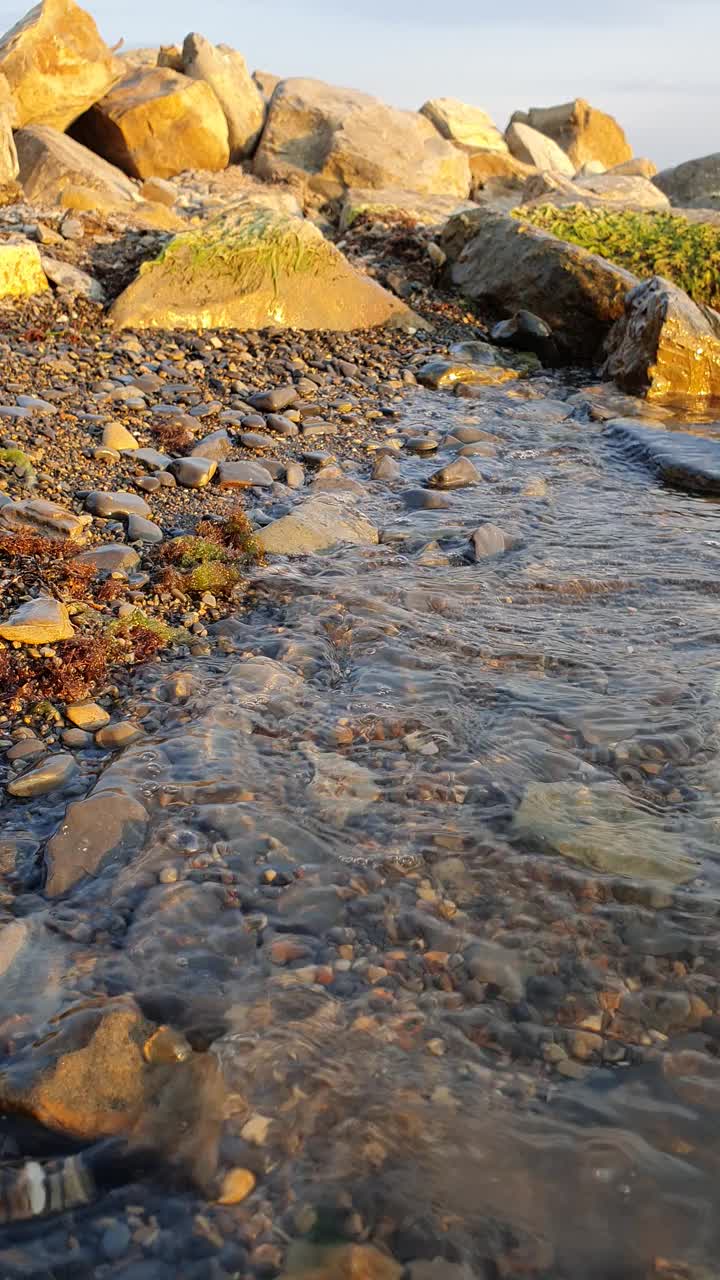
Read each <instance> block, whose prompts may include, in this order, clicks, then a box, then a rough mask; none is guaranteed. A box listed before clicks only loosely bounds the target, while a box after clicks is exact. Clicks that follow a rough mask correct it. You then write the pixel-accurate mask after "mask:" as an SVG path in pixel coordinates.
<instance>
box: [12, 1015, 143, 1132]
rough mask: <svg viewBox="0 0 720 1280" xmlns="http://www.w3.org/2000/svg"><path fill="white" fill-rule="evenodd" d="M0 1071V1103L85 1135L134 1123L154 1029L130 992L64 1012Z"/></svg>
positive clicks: (61, 1129) (58, 1128) (56, 1127)
mask: <svg viewBox="0 0 720 1280" xmlns="http://www.w3.org/2000/svg"><path fill="white" fill-rule="evenodd" d="M48 1030H49V1031H50V1034H46V1035H45V1036H43V1037H42V1038H41V1039H40V1040H39V1041H38V1042H37V1043H36V1044H35V1045H34V1046H33V1047H32V1049H30V1051H29V1052H28V1053H27V1054H23V1055H21V1056H20V1057H19V1058H18V1059H16V1060H15V1061H14V1062H13V1064H12V1065H11V1066H10V1067H9V1068H8V1069H7V1070H6V1071H5V1072H4V1073H3V1074H2V1075H0V1100H1V1102H2V1106H3V1110H8V1111H11V1112H19V1113H20V1114H22V1115H26V1116H30V1117H32V1118H33V1119H34V1120H37V1121H39V1123H40V1124H43V1125H46V1126H47V1127H48V1128H49V1129H53V1130H55V1131H56V1132H60V1133H63V1134H67V1135H68V1136H71V1137H74V1138H79V1139H83V1140H87V1141H90V1140H94V1139H97V1138H103V1137H108V1136H109V1135H111V1134H114V1133H120V1132H123V1131H127V1130H129V1129H131V1128H132V1126H133V1125H134V1123H135V1122H136V1120H137V1118H138V1116H139V1114H140V1112H141V1109H142V1106H143V1101H144V1097H145V1083H146V1078H147V1068H146V1064H145V1062H144V1059H143V1053H142V1046H143V1042H144V1041H145V1040H146V1039H147V1037H148V1035H149V1033H150V1032H151V1030H152V1024H150V1023H148V1022H146V1020H145V1019H144V1018H143V1016H142V1014H141V1013H140V1011H139V1009H138V1008H137V1007H136V1005H134V1004H133V1003H132V1001H130V1000H129V999H121V1000H113V1001H108V1002H107V1003H106V1004H103V1005H100V1006H99V1007H95V1008H93V1007H92V1006H91V1007H86V1008H83V1007H80V1008H78V1009H76V1010H71V1011H70V1012H69V1013H65V1014H63V1016H62V1018H60V1019H58V1020H57V1021H56V1022H55V1023H54V1024H51V1025H50V1028H49V1029H48Z"/></svg>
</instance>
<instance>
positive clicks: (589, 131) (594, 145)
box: [511, 98, 632, 170]
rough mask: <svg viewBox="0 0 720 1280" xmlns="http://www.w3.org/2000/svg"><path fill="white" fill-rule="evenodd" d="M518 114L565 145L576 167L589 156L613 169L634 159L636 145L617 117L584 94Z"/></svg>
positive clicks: (535, 127)
mask: <svg viewBox="0 0 720 1280" xmlns="http://www.w3.org/2000/svg"><path fill="white" fill-rule="evenodd" d="M518 118H520V119H522V122H523V123H525V124H528V125H530V127H531V128H533V129H537V130H539V132H540V133H543V134H545V135H546V137H548V138H551V139H552V140H553V141H554V142H555V143H557V145H558V146H559V147H562V149H563V151H564V152H566V154H567V155H568V156H569V157H570V160H571V161H572V163H573V166H574V168H575V169H576V170H577V169H579V168H580V167H581V166H582V165H583V164H585V163H586V162H587V161H588V160H600V161H601V162H602V164H604V165H605V167H606V168H607V169H611V168H612V167H613V165H617V164H622V163H623V162H624V161H626V160H631V159H632V147H631V146H630V145H629V143H628V141H627V138H626V137H625V134H624V132H623V130H622V129H621V128H620V125H619V124H618V123H617V120H615V119H613V117H612V116H609V115H606V114H605V112H604V111H598V110H597V109H596V108H595V107H591V106H590V104H589V102H586V101H585V100H584V98H575V100H574V101H573V102H566V103H563V104H562V105H561V106H558V107H532V108H531V109H530V111H529V112H528V113H527V115H525V114H523V113H521V112H518V113H517V115H516V116H513V120H516V119H518ZM511 149H512V148H511Z"/></svg>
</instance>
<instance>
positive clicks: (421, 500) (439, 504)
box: [401, 489, 452, 511]
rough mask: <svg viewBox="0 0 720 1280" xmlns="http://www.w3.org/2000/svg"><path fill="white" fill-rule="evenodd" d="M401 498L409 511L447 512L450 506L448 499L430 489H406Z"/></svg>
mask: <svg viewBox="0 0 720 1280" xmlns="http://www.w3.org/2000/svg"><path fill="white" fill-rule="evenodd" d="M401 496H402V500H403V502H404V503H405V506H406V507H407V508H408V510H409V511H447V509H448V507H450V506H451V505H452V504H451V502H450V499H449V498H446V497H445V496H444V495H443V494H442V493H438V492H433V491H432V490H431V489H406V490H405V492H404V493H403V494H402V495H401Z"/></svg>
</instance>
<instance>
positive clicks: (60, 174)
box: [15, 125, 138, 209]
mask: <svg viewBox="0 0 720 1280" xmlns="http://www.w3.org/2000/svg"><path fill="white" fill-rule="evenodd" d="M15 143H16V146H17V151H18V160H19V165H20V182H21V183H22V187H23V190H24V192H25V195H26V196H27V198H28V200H32V201H34V202H35V203H37V204H39V205H57V204H60V203H61V201H62V197H63V195H64V193H65V192H66V190H67V189H68V188H70V187H82V188H85V189H88V190H90V191H93V192H96V193H97V194H98V195H99V196H102V197H104V198H105V199H106V200H107V201H108V202H109V204H110V206H111V207H117V208H120V209H122V208H123V207H125V208H129V207H130V206H131V205H133V204H134V203H136V202H137V199H138V197H137V191H136V189H135V187H134V186H133V184H132V182H131V181H130V179H129V178H128V177H127V176H126V175H125V174H124V173H123V172H122V170H120V169H117V168H115V166H114V165H111V164H108V163H107V161H106V160H102V159H101V158H100V156H96V155H94V154H93V152H92V151H88V149H87V147H83V146H82V145H81V144H80V143H79V142H75V140H74V139H73V138H70V137H68V135H67V134H65V133H60V132H59V131H58V130H57V129H53V128H50V127H49V126H47V125H31V126H29V127H28V128H26V129H20V130H19V132H18V133H17V134H16V135H15Z"/></svg>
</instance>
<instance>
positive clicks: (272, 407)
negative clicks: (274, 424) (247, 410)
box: [250, 386, 300, 413]
mask: <svg viewBox="0 0 720 1280" xmlns="http://www.w3.org/2000/svg"><path fill="white" fill-rule="evenodd" d="M299 399H300V396H299V393H298V391H297V389H296V388H295V387H293V386H285V387H273V389H272V390H271V391H258V392H256V394H255V395H253V396H251V397H250V404H251V405H252V407H253V409H259V410H260V412H261V413H282V411H283V409H289V408H290V407H291V405H294V404H295V403H296V402H297V401H298V400H299Z"/></svg>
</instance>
